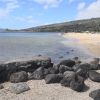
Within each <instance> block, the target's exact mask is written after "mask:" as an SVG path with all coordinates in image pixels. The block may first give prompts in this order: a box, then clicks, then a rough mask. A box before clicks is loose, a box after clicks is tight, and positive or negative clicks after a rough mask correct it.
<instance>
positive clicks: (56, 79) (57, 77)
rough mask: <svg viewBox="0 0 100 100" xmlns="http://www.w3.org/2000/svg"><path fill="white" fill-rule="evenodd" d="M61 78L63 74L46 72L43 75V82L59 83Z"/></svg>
mask: <svg viewBox="0 0 100 100" xmlns="http://www.w3.org/2000/svg"><path fill="white" fill-rule="evenodd" d="M62 78H63V75H59V74H48V75H47V76H46V77H45V82H46V84H50V83H59V82H60V81H61V80H62Z"/></svg>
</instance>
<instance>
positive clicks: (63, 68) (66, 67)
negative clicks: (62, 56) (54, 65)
mask: <svg viewBox="0 0 100 100" xmlns="http://www.w3.org/2000/svg"><path fill="white" fill-rule="evenodd" d="M65 71H72V68H71V67H68V66H65V65H60V67H59V73H64V72H65Z"/></svg>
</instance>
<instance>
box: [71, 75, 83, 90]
mask: <svg viewBox="0 0 100 100" xmlns="http://www.w3.org/2000/svg"><path fill="white" fill-rule="evenodd" d="M70 88H71V89H72V90H75V91H77V92H81V91H83V90H84V88H85V84H84V79H83V78H82V77H80V76H77V75H76V76H75V78H73V80H72V81H71V82H70Z"/></svg>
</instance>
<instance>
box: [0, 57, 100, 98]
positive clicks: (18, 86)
mask: <svg viewBox="0 0 100 100" xmlns="http://www.w3.org/2000/svg"><path fill="white" fill-rule="evenodd" d="M99 69H100V64H99V59H98V58H95V59H94V61H92V62H91V63H82V62H81V61H80V60H79V59H78V57H75V58H74V59H68V60H63V61H61V62H60V63H59V64H57V65H54V64H53V63H52V62H51V59H50V58H48V57H42V56H38V57H34V58H33V59H31V60H23V61H13V62H8V63H4V64H0V83H3V82H5V81H10V82H12V83H14V84H13V86H11V88H10V90H11V91H12V92H13V93H16V94H17V93H21V92H24V91H26V90H29V89H30V88H29V87H28V86H27V84H24V83H20V82H26V81H28V80H42V79H44V80H45V82H46V84H52V83H60V84H61V85H62V86H64V87H69V88H71V89H72V90H74V91H77V92H82V91H84V89H85V86H86V85H85V80H86V79H87V78H90V79H91V80H92V81H95V82H100V73H97V72H96V71H95V70H99ZM0 87H1V88H2V86H0ZM90 97H92V96H91V94H90ZM94 100H97V99H94Z"/></svg>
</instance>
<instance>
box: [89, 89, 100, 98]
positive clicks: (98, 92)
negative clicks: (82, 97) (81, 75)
mask: <svg viewBox="0 0 100 100" xmlns="http://www.w3.org/2000/svg"><path fill="white" fill-rule="evenodd" d="M89 96H90V97H91V98H93V99H94V100H100V89H98V90H94V91H92V92H90V94H89Z"/></svg>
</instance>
